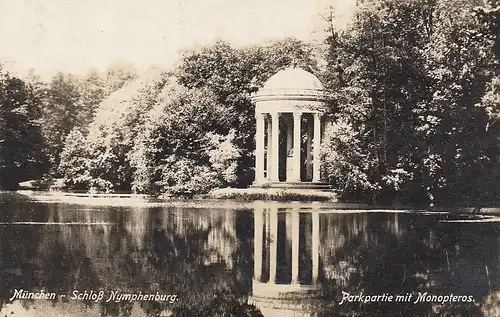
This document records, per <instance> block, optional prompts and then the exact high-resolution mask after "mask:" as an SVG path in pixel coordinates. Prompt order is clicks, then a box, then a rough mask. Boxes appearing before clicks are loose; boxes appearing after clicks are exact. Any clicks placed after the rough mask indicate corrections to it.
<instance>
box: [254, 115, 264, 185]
mask: <svg viewBox="0 0 500 317" xmlns="http://www.w3.org/2000/svg"><path fill="white" fill-rule="evenodd" d="M255 119H256V121H257V127H256V133H255V182H256V183H262V182H263V180H264V114H262V113H256V114H255Z"/></svg>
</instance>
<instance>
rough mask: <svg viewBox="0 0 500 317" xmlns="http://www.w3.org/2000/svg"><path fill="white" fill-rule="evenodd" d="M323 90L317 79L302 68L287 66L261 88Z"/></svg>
mask: <svg viewBox="0 0 500 317" xmlns="http://www.w3.org/2000/svg"><path fill="white" fill-rule="evenodd" d="M309 89H311V90H324V89H325V87H324V86H323V84H322V83H321V81H320V80H319V79H318V77H316V76H314V75H313V74H311V73H310V72H308V71H305V70H303V69H302V68H294V67H289V68H286V69H283V70H280V71H279V72H277V73H276V74H274V75H273V76H271V78H269V79H268V80H267V82H266V83H265V84H264V87H263V88H262V90H309Z"/></svg>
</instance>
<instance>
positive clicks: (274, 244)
mask: <svg viewBox="0 0 500 317" xmlns="http://www.w3.org/2000/svg"><path fill="white" fill-rule="evenodd" d="M269 220H270V221H269V222H270V223H269V227H270V233H269V240H270V241H269V243H270V246H269V253H270V254H269V283H276V266H277V263H278V258H277V255H278V210H277V209H275V208H272V209H271V212H270V219H269Z"/></svg>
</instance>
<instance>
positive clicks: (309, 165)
mask: <svg viewBox="0 0 500 317" xmlns="http://www.w3.org/2000/svg"><path fill="white" fill-rule="evenodd" d="M313 132H314V124H313V122H312V120H310V118H308V120H307V145H306V149H307V150H306V155H307V160H306V162H307V163H306V178H307V180H308V181H309V180H312V179H313V162H312V161H313V160H312V140H313Z"/></svg>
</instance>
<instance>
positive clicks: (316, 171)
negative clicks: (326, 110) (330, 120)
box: [313, 113, 321, 182]
mask: <svg viewBox="0 0 500 317" xmlns="http://www.w3.org/2000/svg"><path fill="white" fill-rule="evenodd" d="M320 146H321V114H320V113H315V114H314V148H313V156H314V157H313V182H319V181H320V179H321V175H320V166H319V165H320V159H319V155H320Z"/></svg>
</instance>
